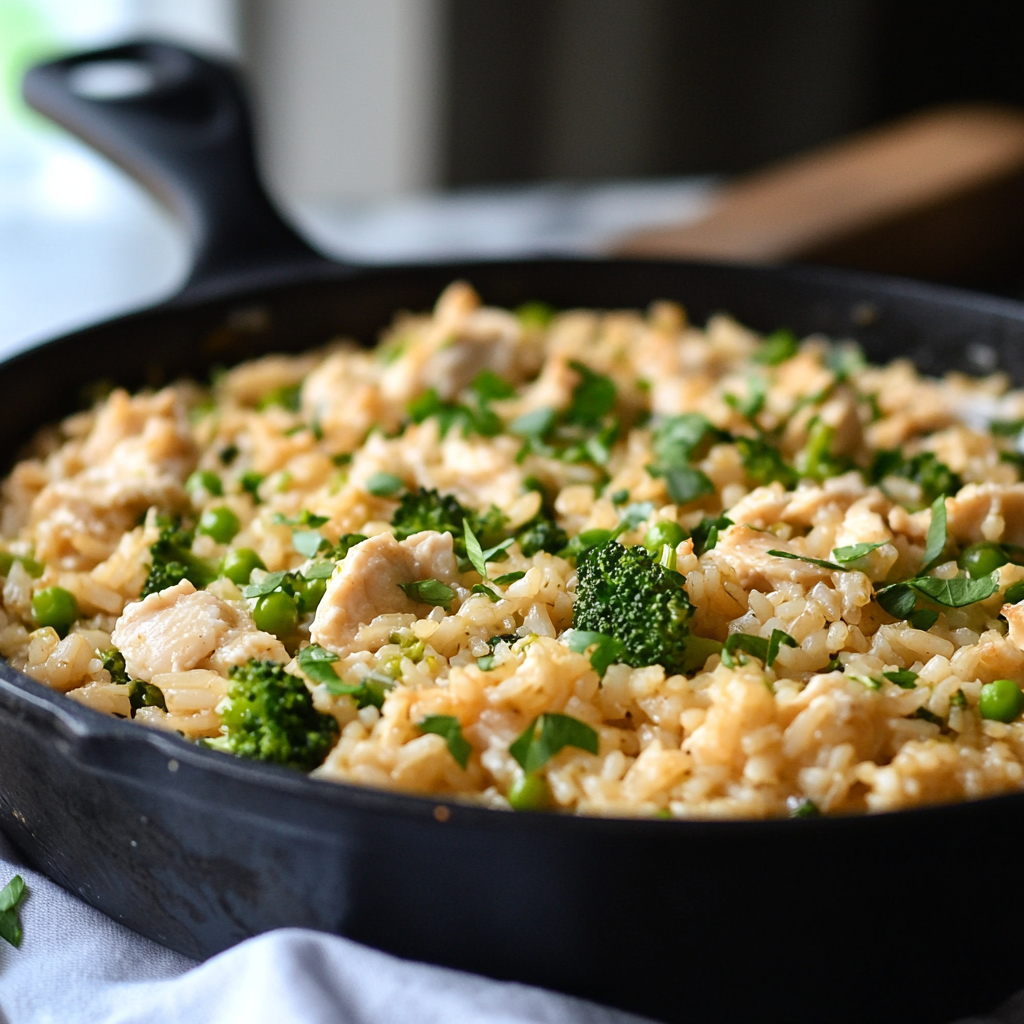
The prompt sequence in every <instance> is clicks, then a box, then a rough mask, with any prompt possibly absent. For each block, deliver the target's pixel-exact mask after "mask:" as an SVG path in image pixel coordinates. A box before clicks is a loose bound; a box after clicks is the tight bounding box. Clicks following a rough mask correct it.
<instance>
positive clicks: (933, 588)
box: [908, 571, 999, 608]
mask: <svg viewBox="0 0 1024 1024" xmlns="http://www.w3.org/2000/svg"><path fill="white" fill-rule="evenodd" d="M908 583H909V585H910V586H912V587H913V588H914V589H915V590H916V591H917V592H918V593H919V594H924V596H925V597H929V598H931V599H932V600H933V601H935V602H936V603H937V604H942V605H945V606H946V607H947V608H963V607H964V606H965V605H969V604H975V603H976V602H978V601H984V600H985V598H987V597H991V596H992V595H993V594H994V593H996V591H998V590H999V573H998V571H997V572H993V573H990V574H989V575H988V576H978V577H977V578H975V579H971V578H970V577H967V576H957V577H955V578H954V579H951V580H940V579H937V578H936V577H934V576H921V577H918V578H917V579H913V580H908Z"/></svg>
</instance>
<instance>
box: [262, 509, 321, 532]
mask: <svg viewBox="0 0 1024 1024" xmlns="http://www.w3.org/2000/svg"><path fill="white" fill-rule="evenodd" d="M329 520H330V516H318V515H316V514H315V513H313V512H310V511H309V509H308V508H304V509H303V510H302V511H301V512H300V513H299V514H298V515H297V516H293V517H289V516H286V515H284V514H283V513H281V512H275V513H274V514H273V515H272V516H271V517H270V521H271V522H272V523H273V524H274V525H275V526H291V527H292V528H295V527H299V528H301V529H306V530H313V529H316V528H317V527H318V526H323V525H324V523H326V522H328V521H329Z"/></svg>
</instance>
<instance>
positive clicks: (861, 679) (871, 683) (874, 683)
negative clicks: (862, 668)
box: [850, 675, 882, 690]
mask: <svg viewBox="0 0 1024 1024" xmlns="http://www.w3.org/2000/svg"><path fill="white" fill-rule="evenodd" d="M850 678H851V679H852V680H853V681H854V682H855V683H860V684H861V686H866V687H867V688H868V689H869V690H880V689H881V688H882V680H881V679H876V678H875V677H874V676H855V675H851V676H850Z"/></svg>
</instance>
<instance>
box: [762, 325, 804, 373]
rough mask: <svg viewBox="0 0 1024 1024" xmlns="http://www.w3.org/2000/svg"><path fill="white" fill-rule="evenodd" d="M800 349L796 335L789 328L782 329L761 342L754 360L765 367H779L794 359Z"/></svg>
mask: <svg viewBox="0 0 1024 1024" xmlns="http://www.w3.org/2000/svg"><path fill="white" fill-rule="evenodd" d="M799 347H800V344H799V342H798V341H797V337H796V335H795V334H794V333H793V332H792V331H791V330H790V329H789V328H788V327H780V328H779V329H778V330H777V331H772V333H771V334H769V335H768V337H767V338H765V339H764V341H763V342H761V344H760V345H759V346H758V349H757V351H756V352H755V353H754V355H753V359H754V361H755V362H757V363H763V364H764V365H765V366H778V365H779V364H780V363H784V362H785V361H786V360H787V359H792V358H793V356H795V355H796V354H797V351H798V350H799Z"/></svg>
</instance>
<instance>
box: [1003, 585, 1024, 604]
mask: <svg viewBox="0 0 1024 1024" xmlns="http://www.w3.org/2000/svg"><path fill="white" fill-rule="evenodd" d="M1003 599H1004V600H1005V601H1006V603H1007V604H1017V603H1018V602H1020V601H1024V580H1018V581H1017V582H1016V583H1011V584H1010V585H1009V586H1008V587H1007V588H1006V593H1005V594H1004V595H1003Z"/></svg>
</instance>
